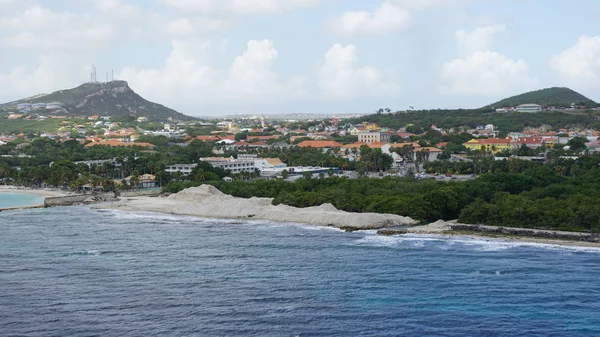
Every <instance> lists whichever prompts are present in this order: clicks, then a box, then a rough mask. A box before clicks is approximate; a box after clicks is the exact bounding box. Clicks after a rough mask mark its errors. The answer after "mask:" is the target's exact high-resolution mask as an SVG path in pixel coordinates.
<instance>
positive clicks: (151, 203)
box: [94, 185, 417, 231]
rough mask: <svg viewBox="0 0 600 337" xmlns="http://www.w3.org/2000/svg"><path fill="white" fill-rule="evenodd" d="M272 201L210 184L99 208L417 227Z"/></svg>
mask: <svg viewBox="0 0 600 337" xmlns="http://www.w3.org/2000/svg"><path fill="white" fill-rule="evenodd" d="M272 201H273V199H271V198H250V199H244V198H236V197H233V196H230V195H227V194H224V193H223V192H221V191H219V190H218V189H216V188H215V187H214V186H211V185H201V186H199V187H191V188H188V189H185V190H183V191H181V192H179V193H177V194H173V195H171V196H168V197H158V198H157V197H130V198H127V197H125V198H121V200H120V201H118V202H114V203H110V204H103V205H99V206H97V207H94V208H96V209H115V210H123V211H142V212H156V213H165V214H176V215H186V216H198V217H204V218H228V219H245V220H268V221H277V222H292V223H306V224H309V225H315V226H326V227H334V228H339V229H343V230H350V231H351V230H367V229H381V228H388V227H396V226H410V225H415V224H416V223H417V221H415V220H413V219H411V218H409V217H403V216H399V215H395V214H379V213H351V212H345V211H341V210H338V209H336V208H335V207H334V206H333V205H331V204H323V205H320V206H315V207H306V208H297V207H292V206H286V205H276V206H275V205H272Z"/></svg>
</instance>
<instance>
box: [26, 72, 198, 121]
mask: <svg viewBox="0 0 600 337" xmlns="http://www.w3.org/2000/svg"><path fill="white" fill-rule="evenodd" d="M50 102H60V103H63V104H64V105H65V109H66V110H67V111H68V112H69V113H71V114H76V115H78V114H80V115H87V116H91V115H106V116H121V117H123V116H129V115H130V114H131V113H132V112H133V113H134V114H135V115H136V116H144V117H147V118H149V119H150V120H154V121H166V120H167V118H169V117H171V118H176V119H181V120H191V119H193V118H192V117H189V116H186V115H184V114H182V113H179V112H177V111H175V110H173V109H169V108H167V107H165V106H163V105H160V104H157V103H153V102H150V101H147V100H145V99H144V98H142V97H141V96H140V95H138V94H136V93H135V92H134V91H133V90H131V88H129V85H128V84H127V82H125V81H111V82H108V83H84V84H82V85H80V86H78V87H76V88H72V89H64V90H59V91H56V92H53V93H51V94H48V95H43V96H39V97H36V98H33V99H28V100H21V101H18V102H16V103H50Z"/></svg>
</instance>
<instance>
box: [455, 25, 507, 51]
mask: <svg viewBox="0 0 600 337" xmlns="http://www.w3.org/2000/svg"><path fill="white" fill-rule="evenodd" d="M505 31H506V25H490V26H483V27H477V28H475V30H473V31H471V32H467V31H465V30H459V31H457V32H456V45H457V50H458V55H459V56H469V55H471V54H473V53H475V52H478V51H486V50H491V47H492V43H493V39H494V36H495V35H496V34H498V33H504V32H505Z"/></svg>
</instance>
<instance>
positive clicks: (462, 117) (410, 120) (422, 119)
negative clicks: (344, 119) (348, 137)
mask: <svg viewBox="0 0 600 337" xmlns="http://www.w3.org/2000/svg"><path fill="white" fill-rule="evenodd" d="M492 112H493V109H478V110H462V109H460V110H423V111H415V112H408V113H401V112H397V113H395V114H390V115H385V114H384V115H377V114H375V115H368V116H363V117H361V118H360V119H354V120H349V122H350V123H353V124H356V123H359V122H363V121H365V122H369V123H376V124H377V125H385V126H386V127H390V128H392V129H399V128H401V127H405V126H407V125H410V124H413V125H414V127H413V128H410V130H411V131H416V132H414V133H418V131H421V129H423V130H425V131H426V130H429V128H430V126H431V125H432V124H435V125H436V126H437V127H439V128H443V129H450V128H462V127H465V128H471V129H473V128H476V127H477V126H479V125H486V124H493V125H495V126H497V127H498V129H499V130H502V131H506V132H510V131H521V130H523V128H525V127H540V126H542V125H550V126H551V127H552V128H554V129H556V130H558V129H559V128H569V127H575V126H580V127H593V126H596V127H600V123H599V122H598V113H596V112H594V113H585V114H570V113H567V112H562V111H548V112H542V113H518V112H512V113H503V114H497V113H492ZM417 127H418V129H417ZM457 131H458V130H457Z"/></svg>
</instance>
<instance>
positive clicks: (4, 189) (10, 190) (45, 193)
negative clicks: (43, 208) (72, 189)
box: [0, 185, 69, 198]
mask: <svg viewBox="0 0 600 337" xmlns="http://www.w3.org/2000/svg"><path fill="white" fill-rule="evenodd" d="M0 193H6V194H29V195H35V196H38V197H43V198H48V197H63V196H66V195H69V194H67V193H66V192H64V191H60V190H59V191H56V190H44V189H29V188H18V187H14V186H7V185H0Z"/></svg>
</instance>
